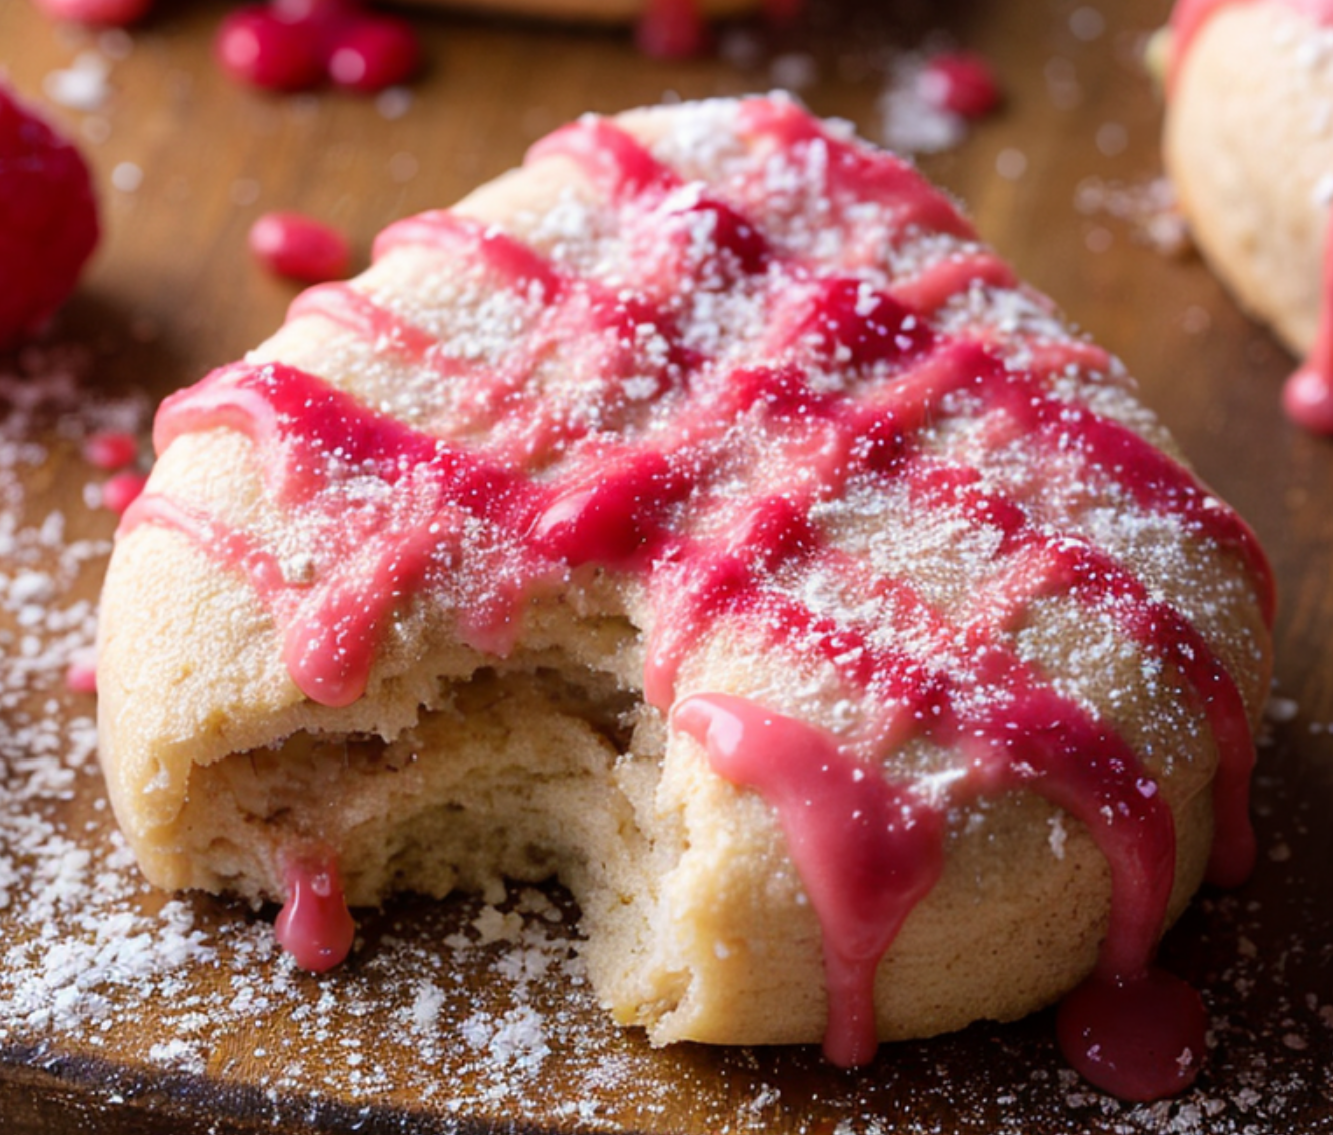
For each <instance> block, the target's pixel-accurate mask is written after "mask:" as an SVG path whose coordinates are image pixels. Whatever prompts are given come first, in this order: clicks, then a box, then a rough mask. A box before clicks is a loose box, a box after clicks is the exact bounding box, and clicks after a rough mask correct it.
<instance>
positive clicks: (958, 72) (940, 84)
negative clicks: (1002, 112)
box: [918, 51, 1000, 118]
mask: <svg viewBox="0 0 1333 1135" xmlns="http://www.w3.org/2000/svg"><path fill="white" fill-rule="evenodd" d="M918 91H919V93H920V95H921V97H922V98H923V99H924V100H925V101H926V102H928V103H929V104H930V105H931V106H936V107H939V108H940V109H941V110H947V111H951V112H952V113H954V114H957V115H959V116H960V117H962V118H980V117H981V116H982V115H984V114H989V113H990V112H991V111H992V110H994V109H995V107H996V106H998V105H999V102H1000V87H999V84H998V83H997V82H996V81H995V73H994V72H993V71H992V70H991V68H990V64H989V63H987V62H986V61H985V60H984V59H983V58H982V57H981V56H980V55H976V54H973V53H972V52H966V51H958V52H941V53H940V54H939V55H936V56H933V57H932V58H931V59H929V60H927V61H926V65H925V67H924V69H923V70H922V72H921V78H920V80H919V86H918Z"/></svg>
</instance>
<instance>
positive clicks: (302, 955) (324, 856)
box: [273, 851, 356, 973]
mask: <svg viewBox="0 0 1333 1135" xmlns="http://www.w3.org/2000/svg"><path fill="white" fill-rule="evenodd" d="M283 875H284V878H285V880H286V883H287V901H286V903H284V904H283V908H282V910H281V911H280V912H279V913H278V918H277V921H276V922H275V923H274V925H273V930H274V933H275V934H276V936H277V939H278V942H279V944H280V945H281V946H282V948H283V949H284V950H286V951H287V952H288V953H289V954H291V955H292V957H293V958H294V959H295V961H296V964H297V965H299V966H300V967H301V968H302V969H306V970H309V971H310V972H311V973H324V972H325V971H326V970H330V969H332V968H333V967H334V966H336V965H339V964H340V963H341V962H342V961H343V960H344V959H345V958H346V957H347V955H348V953H350V952H351V949H352V940H353V939H354V938H355V937H356V923H355V922H353V921H352V916H351V914H350V913H348V910H347V902H346V900H345V899H344V897H343V888H342V879H341V877H340V876H339V874H338V863H337V860H336V858H335V857H334V855H333V853H332V852H327V851H325V852H318V853H307V854H301V855H292V856H290V857H289V858H288V860H287V862H286V864H285V865H284V868H283Z"/></svg>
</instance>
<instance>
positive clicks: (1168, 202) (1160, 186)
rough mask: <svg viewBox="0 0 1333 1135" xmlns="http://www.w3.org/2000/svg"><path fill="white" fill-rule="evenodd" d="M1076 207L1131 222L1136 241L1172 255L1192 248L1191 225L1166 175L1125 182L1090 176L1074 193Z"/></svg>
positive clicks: (1090, 214)
mask: <svg viewBox="0 0 1333 1135" xmlns="http://www.w3.org/2000/svg"><path fill="white" fill-rule="evenodd" d="M1074 208H1075V209H1076V210H1077V211H1078V212H1079V213H1080V214H1082V215H1083V216H1085V217H1110V218H1112V219H1114V220H1116V221H1118V222H1121V223H1123V224H1126V225H1128V226H1129V230H1130V233H1131V235H1132V237H1133V239H1134V240H1135V241H1137V242H1138V243H1140V244H1144V245H1147V246H1148V247H1149V248H1152V249H1154V250H1155V251H1157V252H1160V253H1163V254H1165V255H1168V256H1179V255H1182V254H1183V253H1185V252H1186V251H1187V250H1188V249H1189V248H1190V236H1189V227H1188V225H1187V224H1186V222H1185V218H1184V215H1183V214H1182V213H1181V212H1180V209H1179V206H1178V205H1177V203H1176V196H1175V189H1174V187H1173V186H1172V185H1171V182H1170V181H1169V180H1167V179H1166V178H1165V177H1157V178H1152V179H1150V180H1147V181H1143V182H1136V183H1124V182H1118V181H1105V180H1103V179H1102V178H1099V177H1086V178H1084V179H1083V180H1082V181H1081V182H1079V184H1078V188H1077V189H1076V190H1075V194H1074Z"/></svg>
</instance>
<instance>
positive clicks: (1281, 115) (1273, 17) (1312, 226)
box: [1164, 0, 1333, 355]
mask: <svg viewBox="0 0 1333 1135" xmlns="http://www.w3.org/2000/svg"><path fill="white" fill-rule="evenodd" d="M1296 7H1297V6H1296V5H1288V4H1286V3H1281V2H1273V0H1259V2H1255V3H1232V4H1224V5H1221V6H1220V7H1219V8H1218V9H1217V10H1216V11H1214V12H1212V13H1211V14H1210V15H1208V16H1207V18H1206V19H1205V20H1204V21H1203V23H1202V26H1201V27H1200V28H1199V30H1198V32H1197V34H1196V35H1195V36H1193V37H1192V40H1191V41H1190V42H1189V43H1188V44H1186V45H1185V46H1184V49H1183V51H1182V50H1180V49H1179V45H1177V48H1176V50H1175V51H1173V52H1170V53H1169V54H1172V55H1173V56H1174V60H1173V64H1172V69H1171V73H1170V77H1169V81H1168V89H1167V108H1166V125H1165V142H1164V153H1165V161H1166V167H1167V172H1168V174H1169V175H1170V178H1171V180H1172V183H1173V184H1174V185H1175V187H1176V192H1177V195H1178V197H1179V200H1180V205H1181V208H1182V210H1183V212H1184V214H1185V216H1186V217H1187V218H1188V220H1189V223H1190V227H1191V230H1192V232H1193V235H1194V238H1195V242H1196V243H1197V245H1198V247H1199V249H1200V250H1201V251H1202V253H1203V255H1204V257H1205V258H1206V259H1207V261H1208V263H1209V264H1210V266H1211V267H1212V268H1213V269H1214V270H1215V271H1216V273H1217V275H1218V276H1219V277H1220V278H1221V279H1222V281H1223V282H1224V283H1225V284H1226V285H1227V287H1228V288H1229V289H1231V291H1232V292H1233V293H1234V295H1235V296H1236V298H1237V299H1238V300H1239V301H1240V303H1241V305H1242V306H1243V307H1245V308H1246V309H1247V310H1248V311H1249V312H1250V313H1251V314H1252V315H1254V316H1256V317H1257V318H1259V319H1261V320H1263V321H1265V322H1267V323H1269V324H1271V325H1272V327H1273V329H1274V330H1275V331H1276V332H1277V334H1278V335H1279V336H1280V337H1281V339H1282V340H1283V342H1284V343H1286V345H1287V346H1288V347H1289V348H1290V349H1291V350H1292V352H1293V353H1295V354H1297V355H1304V354H1305V353H1306V352H1308V351H1309V349H1310V347H1311V345H1312V343H1313V341H1314V337H1315V329H1316V327H1317V326H1318V325H1319V313H1320V309H1321V305H1322V303H1323V296H1324V284H1323V279H1324V269H1323V262H1324V245H1325V239H1326V237H1325V233H1326V229H1327V218H1328V209H1329V204H1330V201H1333V29H1330V28H1329V27H1326V26H1320V25H1317V24H1316V23H1314V22H1313V21H1312V20H1311V19H1310V18H1309V16H1308V15H1306V14H1303V13H1301V12H1299V11H1297V10H1295V9H1296Z"/></svg>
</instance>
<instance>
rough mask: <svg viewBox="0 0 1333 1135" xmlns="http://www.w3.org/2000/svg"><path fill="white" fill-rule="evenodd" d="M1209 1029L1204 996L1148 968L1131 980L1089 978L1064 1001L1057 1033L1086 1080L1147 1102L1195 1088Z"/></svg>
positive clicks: (1070, 1060) (1068, 1058)
mask: <svg viewBox="0 0 1333 1135" xmlns="http://www.w3.org/2000/svg"><path fill="white" fill-rule="evenodd" d="M1207 1027H1208V1014H1207V1012H1206V1011H1205V1010H1204V1007H1203V1002H1202V1000H1200V998H1199V995H1198V993H1196V992H1195V991H1194V990H1193V989H1192V988H1190V986H1189V985H1187V984H1186V983H1185V982H1183V981H1181V980H1180V979H1179V978H1178V977H1173V976H1172V975H1171V974H1169V973H1165V972H1163V971H1162V970H1159V969H1148V970H1145V971H1144V972H1143V973H1141V974H1137V975H1134V976H1132V977H1128V978H1114V977H1112V978H1108V977H1103V976H1101V975H1100V974H1096V975H1094V976H1092V977H1090V978H1088V980H1087V981H1085V982H1084V983H1083V984H1082V985H1080V986H1079V987H1078V988H1077V989H1075V990H1074V991H1073V992H1072V993H1070V994H1068V995H1067V996H1066V997H1065V999H1064V1001H1063V1002H1062V1003H1061V1005H1060V1012H1059V1017H1058V1019H1057V1023H1056V1032H1057V1034H1058V1036H1059V1038H1060V1050H1061V1051H1062V1052H1063V1053H1064V1055H1065V1059H1066V1060H1068V1061H1069V1063H1070V1064H1071V1065H1072V1066H1073V1067H1074V1069H1075V1070H1076V1071H1077V1072H1079V1073H1080V1074H1081V1075H1082V1076H1083V1077H1084V1078H1085V1079H1087V1080H1090V1081H1091V1082H1092V1083H1094V1084H1096V1085H1098V1087H1101V1088H1104V1089H1105V1090H1106V1091H1108V1092H1110V1093H1111V1094H1112V1095H1116V1096H1119V1097H1120V1098H1121V1099H1125V1100H1136V1101H1143V1102H1146V1101H1149V1100H1156V1099H1162V1098H1164V1097H1166V1096H1173V1095H1175V1094H1177V1093H1178V1092H1181V1091H1183V1090H1184V1089H1185V1088H1187V1087H1189V1086H1190V1084H1191V1083H1192V1082H1193V1081H1194V1077H1195V1076H1196V1075H1197V1074H1198V1071H1199V1067H1200V1065H1201V1064H1202V1062H1203V1057H1204V1052H1205V1045H1206V1041H1205V1033H1206V1031H1207Z"/></svg>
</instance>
